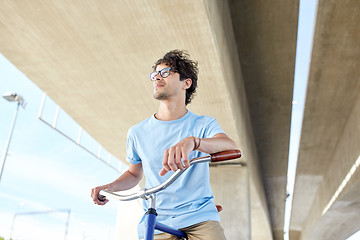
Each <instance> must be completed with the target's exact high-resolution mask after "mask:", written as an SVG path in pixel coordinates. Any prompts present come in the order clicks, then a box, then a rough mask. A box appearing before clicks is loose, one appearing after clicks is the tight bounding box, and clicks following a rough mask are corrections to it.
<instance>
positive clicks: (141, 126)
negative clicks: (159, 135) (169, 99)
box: [129, 116, 153, 132]
mask: <svg viewBox="0 0 360 240" xmlns="http://www.w3.org/2000/svg"><path fill="white" fill-rule="evenodd" d="M152 118H153V116H151V117H148V118H146V119H144V120H142V121H141V122H138V123H136V124H135V125H133V126H131V127H130V128H129V132H137V131H142V130H143V129H144V127H146V126H148V125H149V124H150V122H151V119H152Z"/></svg>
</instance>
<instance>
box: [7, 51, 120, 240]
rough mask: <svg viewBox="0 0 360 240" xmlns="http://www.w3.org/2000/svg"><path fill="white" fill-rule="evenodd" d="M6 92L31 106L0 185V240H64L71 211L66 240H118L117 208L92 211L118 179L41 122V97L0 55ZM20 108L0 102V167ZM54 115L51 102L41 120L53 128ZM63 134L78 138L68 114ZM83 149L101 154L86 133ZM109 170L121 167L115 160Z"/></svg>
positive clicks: (22, 116)
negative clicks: (94, 193)
mask: <svg viewBox="0 0 360 240" xmlns="http://www.w3.org/2000/svg"><path fill="white" fill-rule="evenodd" d="M6 92H15V93H18V94H19V95H22V96H23V98H24V99H25V101H26V102H27V105H26V107H25V108H22V107H20V108H19V111H18V115H17V118H16V122H15V126H14V131H13V134H12V139H11V142H10V146H9V150H8V155H7V158H6V161H5V165H4V171H3V175H2V177H1V180H0V216H1V217H0V237H4V238H5V239H8V238H9V237H10V234H11V230H12V236H13V238H14V239H20V238H22V236H27V237H26V239H36V240H42V239H47V240H48V239H54V240H55V239H64V236H65V231H66V224H67V218H68V211H69V210H70V218H69V221H68V224H69V225H68V233H67V238H66V239H67V240H73V239H115V223H116V215H117V203H114V202H110V203H109V204H107V205H106V206H103V207H101V206H98V205H94V204H93V202H92V199H91V198H90V191H91V189H92V188H93V187H95V186H98V185H102V184H105V183H109V182H111V181H113V180H115V179H116V178H117V177H118V176H119V173H118V172H117V171H115V170H114V169H113V168H110V167H108V166H107V165H106V164H104V163H103V162H102V161H100V160H98V159H97V158H96V157H94V156H92V155H91V154H89V153H88V152H87V151H85V150H84V149H82V148H80V147H79V146H77V145H76V144H74V143H73V142H71V141H69V140H68V139H67V138H66V137H64V136H63V135H61V134H59V133H58V132H57V131H55V130H54V129H52V128H51V127H49V126H48V125H46V124H45V123H43V122H42V121H40V120H39V119H38V113H39V109H40V105H41V100H42V97H43V92H42V91H41V90H40V89H39V88H38V87H37V86H36V85H35V84H33V83H32V82H31V81H30V80H29V79H28V78H27V77H26V76H25V75H24V74H23V73H21V72H20V71H19V70H18V69H17V68H16V67H15V66H13V65H12V64H11V63H10V62H9V61H8V60H7V59H6V58H5V57H4V56H3V55H1V54H0V94H1V96H2V95H3V94H4V93H6ZM16 107H17V103H16V102H8V101H7V100H5V99H4V98H3V97H0V156H1V160H0V164H1V163H2V157H3V154H4V152H5V146H6V143H7V141H8V136H9V133H10V127H11V124H12V122H13V119H14V114H15V111H16ZM55 109H56V105H55V103H53V102H52V100H51V99H50V98H47V100H46V104H45V108H44V112H43V118H44V119H46V120H48V121H50V122H51V123H52V121H53V119H54V116H55ZM60 119H61V121H60ZM64 123H66V124H64ZM59 128H62V130H63V131H64V132H67V133H69V135H71V133H73V135H74V136H75V135H77V134H78V131H79V126H78V125H77V124H76V123H75V122H74V121H72V119H71V118H70V117H69V116H67V115H66V113H64V112H60V116H59ZM82 144H83V145H84V146H88V147H89V148H91V149H93V150H95V151H97V150H98V145H96V142H95V141H94V140H93V139H91V137H89V135H86V133H83V137H82ZM103 153H104V154H105V152H104V151H103ZM111 165H112V166H113V167H114V168H117V169H119V167H121V165H120V164H119V161H118V160H117V159H115V158H114V157H112V158H111ZM122 167H123V166H122ZM30 213H34V214H30ZM15 214H16V217H15V218H14V215H15Z"/></svg>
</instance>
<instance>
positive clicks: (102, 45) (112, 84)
mask: <svg viewBox="0 0 360 240" xmlns="http://www.w3.org/2000/svg"><path fill="white" fill-rule="evenodd" d="M298 11H299V1H285V0H275V1H261V0H253V1H237V0H229V1H220V0H203V1H190V0H189V1H182V0H176V1H166V0H157V1H140V0H135V1H130V0H124V1H115V0H110V1H98V0H92V1H46V0H34V1H21V0H18V1H12V0H0V52H1V54H3V55H4V56H5V57H6V58H7V59H9V60H10V61H11V62H12V63H13V64H14V65H15V66H16V67H17V68H18V69H19V70H21V71H22V72H23V73H24V74H25V75H26V76H27V77H28V78H29V79H30V80H31V81H33V82H34V83H35V84H36V85H37V86H39V88H41V89H42V90H43V91H44V92H46V93H47V95H48V96H49V97H51V98H52V99H53V100H54V101H55V102H56V103H57V104H58V105H59V106H60V107H61V108H62V109H63V110H64V111H66V112H67V113H68V114H69V115H70V116H71V117H72V118H73V119H74V120H75V121H76V122H78V123H79V124H80V125H81V126H82V127H83V128H84V129H85V130H86V131H87V132H88V133H89V134H90V135H91V136H93V137H94V138H95V139H96V140H97V141H98V142H99V143H100V144H102V145H103V146H104V147H105V148H106V149H107V150H108V151H109V152H110V153H111V154H113V155H114V156H116V157H117V158H119V159H121V160H124V159H125V144H126V133H127V129H128V128H129V127H130V126H132V125H133V124H135V123H137V122H139V121H141V120H143V119H144V118H146V117H148V116H151V115H152V114H153V113H154V112H156V111H157V104H158V103H157V102H156V101H155V100H152V84H151V82H150V81H149V80H148V73H149V72H150V71H151V70H152V68H151V67H152V65H153V64H154V62H155V61H156V60H157V59H158V58H160V57H162V56H163V54H164V53H166V52H167V51H169V50H171V49H186V50H187V51H188V52H189V54H190V55H191V57H192V58H193V59H196V60H197V61H198V62H199V66H200V74H199V88H198V91H197V94H196V96H195V98H194V100H193V103H191V104H190V105H189V109H190V110H191V111H193V112H196V113H198V114H204V115H211V116H214V117H215V118H216V119H217V120H218V122H219V123H220V125H221V126H222V127H223V129H224V130H225V132H226V133H227V134H228V135H229V136H230V137H231V138H233V139H234V140H235V141H236V143H237V144H238V146H239V148H240V149H241V150H242V152H243V158H242V159H241V160H237V161H235V162H233V164H234V167H232V168H230V169H228V168H229V166H228V165H223V166H217V167H213V168H211V169H212V170H211V176H212V182H211V184H212V188H213V191H214V195H215V199H216V200H217V199H219V200H221V201H223V202H224V208H225V210H224V211H223V212H222V213H221V217H222V219H223V223H225V224H224V228H225V232H226V234H227V236H228V238H229V239H231V240H232V239H259V240H260V239H283V225H284V220H283V219H284V208H285V199H286V175H287V165H288V164H287V162H288V149H289V137H290V119H291V102H292V91H293V79H294V69H295V53H296V39H297V26H298ZM358 22H360V3H358V2H357V1H355V0H353V1H350V0H347V1H344V2H342V3H341V4H340V3H339V2H337V1H334V0H331V1H324V0H320V1H319V7H318V19H317V23H316V31H315V39H314V49H313V55H312V60H311V70H310V76H309V84H308V89H307V98H306V105H305V113H304V123H303V129H302V137H301V144H300V154H299V165H298V170H297V178H296V188H295V194H294V202H293V211H292V221H291V225H290V230H291V232H290V238H291V239H344V238H345V237H347V236H349V235H351V233H353V232H354V231H355V230H357V229H359V228H360V221H359V217H358V214H355V213H356V212H359V210H360V199H359V196H360V194H359V191H360V190H359V179H360V176H359V171H358V170H356V169H355V171H354V174H353V175H352V177H351V178H350V181H349V182H348V183H347V184H346V186H345V188H344V190H343V191H342V192H341V193H340V195H339V197H338V198H337V199H336V200H335V202H334V204H332V205H331V207H330V209H329V210H328V211H327V212H326V213H325V214H324V215H322V210H323V209H324V208H325V206H326V205H327V204H328V202H329V201H330V199H331V197H332V196H333V194H334V193H335V192H336V190H337V189H338V187H339V185H340V184H341V182H342V179H344V177H345V176H346V174H347V173H348V171H349V170H350V169H351V167H352V166H353V164H354V162H355V161H356V159H357V158H358V156H359V149H360V148H359V147H358V146H359V145H360V144H359V143H360V137H359V136H360V126H359V125H360V124H359V123H360V109H359V106H360V96H359V90H360V81H359V77H358V76H359V69H360V66H359V63H360V57H359V56H360V45H359V44H358V43H359V42H360V31H358V27H357V23H358ZM1 81H4V80H3V79H1ZM239 162H246V164H247V166H246V167H239V166H240V165H238V164H239ZM232 181H234V183H232ZM224 186H226V187H224ZM231 193H234V194H232V195H231V196H227V195H229V194H231ZM231 198H233V199H231ZM239 206H241V207H239ZM227 209H228V210H227ZM234 216H239V217H234Z"/></svg>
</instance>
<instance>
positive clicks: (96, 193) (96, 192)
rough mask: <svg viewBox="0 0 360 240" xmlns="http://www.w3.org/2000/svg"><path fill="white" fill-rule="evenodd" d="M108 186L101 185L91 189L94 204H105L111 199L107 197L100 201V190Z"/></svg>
mask: <svg viewBox="0 0 360 240" xmlns="http://www.w3.org/2000/svg"><path fill="white" fill-rule="evenodd" d="M106 188H107V186H99V187H96V188H93V189H91V198H92V199H93V201H94V204H97V205H105V204H106V203H107V202H108V201H109V200H108V199H105V200H104V201H100V200H99V198H98V196H99V192H100V191H101V190H104V189H106Z"/></svg>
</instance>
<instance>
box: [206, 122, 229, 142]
mask: <svg viewBox="0 0 360 240" xmlns="http://www.w3.org/2000/svg"><path fill="white" fill-rule="evenodd" d="M219 133H225V132H224V131H223V130H222V128H221V127H220V125H219V124H218V122H217V121H216V119H215V118H212V117H209V122H208V124H207V126H206V129H205V132H204V138H212V137H214V136H215V135H216V134H219Z"/></svg>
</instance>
